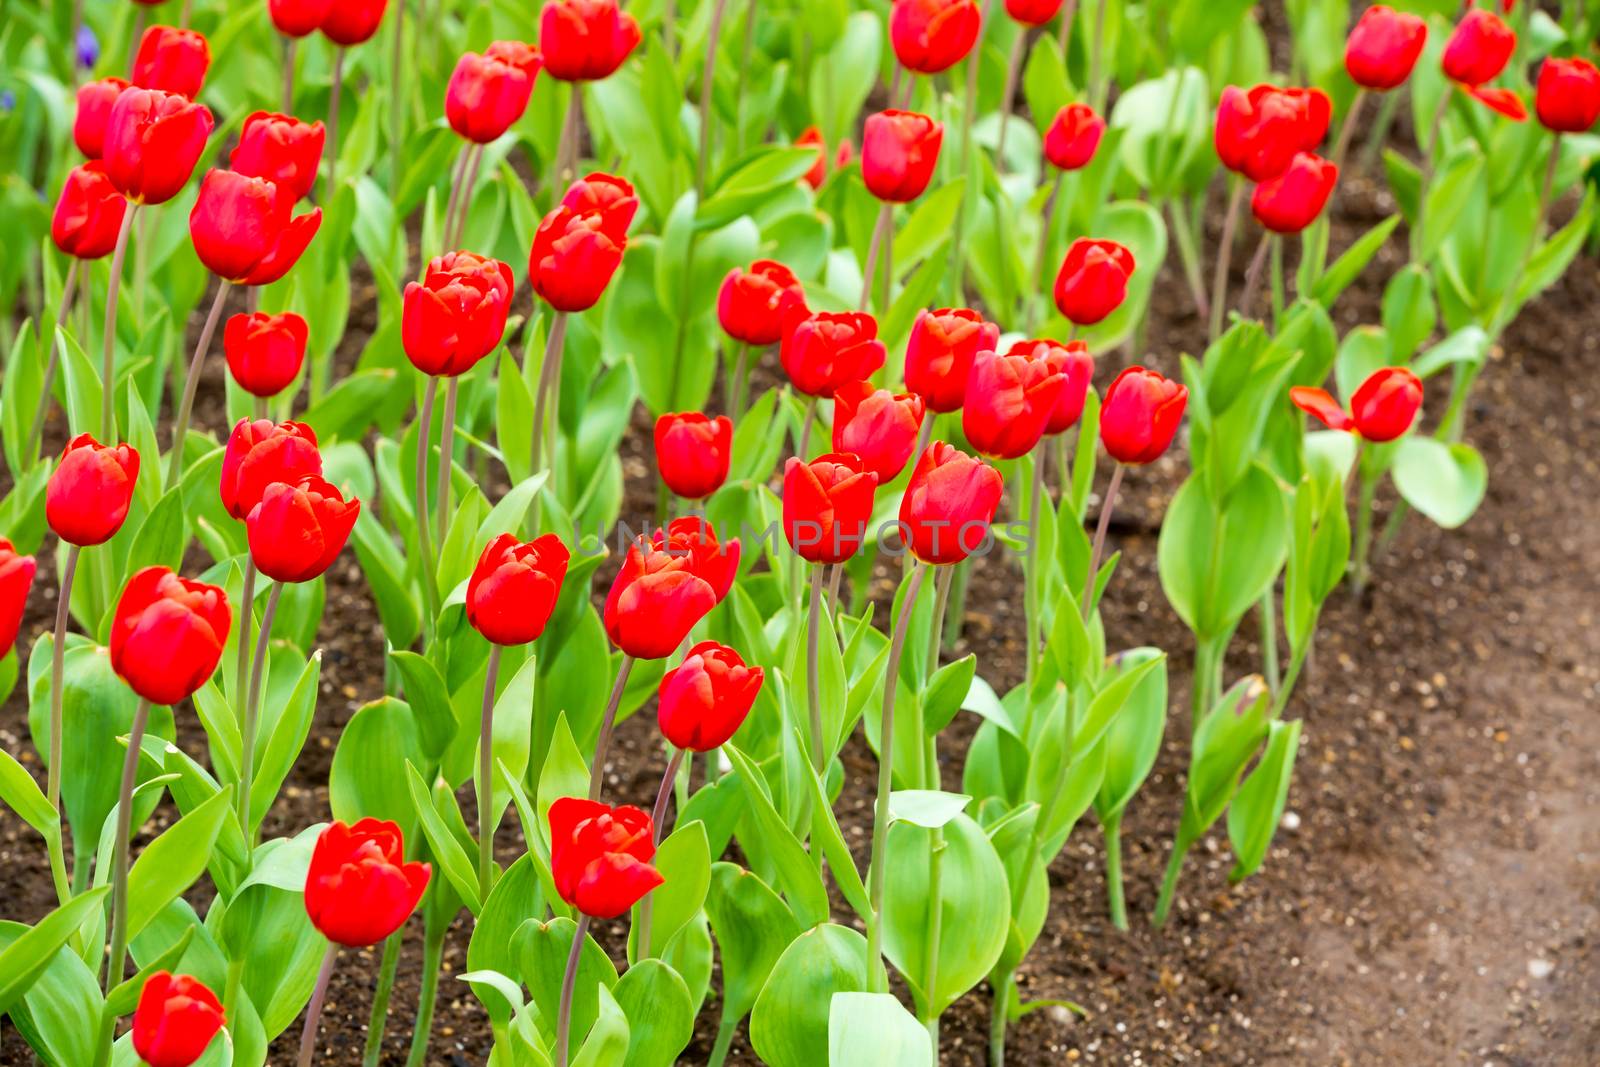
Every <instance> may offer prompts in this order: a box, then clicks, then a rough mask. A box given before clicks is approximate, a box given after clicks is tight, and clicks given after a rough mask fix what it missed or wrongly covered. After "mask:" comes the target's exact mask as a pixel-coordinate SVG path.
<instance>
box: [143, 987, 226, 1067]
mask: <svg viewBox="0 0 1600 1067" xmlns="http://www.w3.org/2000/svg"><path fill="white" fill-rule="evenodd" d="M225 1022H226V1018H225V1015H224V1012H223V1010H222V1002H221V1001H220V1000H218V999H217V995H216V994H215V993H213V992H212V991H211V990H210V989H208V988H206V985H205V983H203V982H201V981H200V980H199V979H198V978H191V977H190V976H188V975H186V974H176V975H175V974H172V973H171V972H169V971H157V972H155V973H154V974H152V975H151V976H150V977H149V978H147V979H145V983H144V988H143V989H142V990H141V991H140V992H139V1006H138V1008H137V1009H135V1011H134V1013H133V1051H134V1052H136V1053H138V1056H139V1061H140V1062H141V1063H146V1064H149V1065H150V1067H189V1065H190V1064H192V1063H194V1062H195V1061H196V1060H198V1059H199V1058H200V1057H201V1056H203V1055H205V1051H206V1048H207V1047H208V1046H209V1045H210V1044H211V1040H212V1038H214V1037H216V1036H217V1032H218V1031H220V1030H221V1029H222V1027H223V1025H224V1023H225Z"/></svg>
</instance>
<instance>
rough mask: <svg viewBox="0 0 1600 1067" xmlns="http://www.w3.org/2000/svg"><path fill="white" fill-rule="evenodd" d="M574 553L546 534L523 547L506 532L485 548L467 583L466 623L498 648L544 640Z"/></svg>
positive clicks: (554, 537)
mask: <svg viewBox="0 0 1600 1067" xmlns="http://www.w3.org/2000/svg"><path fill="white" fill-rule="evenodd" d="M571 559H572V554H571V553H570V552H568V551H567V546H566V545H564V544H562V543H561V538H559V537H557V536H556V535H555V534H544V535H542V536H540V537H536V538H534V539H533V540H532V541H529V542H528V543H527V544H521V543H519V542H518V541H517V539H516V536H515V535H513V534H508V533H504V534H501V535H500V536H499V537H496V538H495V539H494V540H493V541H490V542H489V543H488V544H487V545H485V546H484V549H483V555H481V556H479V557H478V565H477V566H476V567H474V568H473V571H472V577H471V578H470V579H468V581H467V622H469V623H471V624H472V628H473V629H474V630H477V631H478V632H479V633H480V634H482V635H483V636H484V638H485V639H486V640H489V641H492V642H493V643H495V644H497V645H525V644H528V643H529V642H530V641H536V640H538V639H539V635H540V634H542V633H544V628H545V625H546V624H547V623H549V621H550V613H551V612H553V611H554V610H555V607H556V600H557V599H558V598H559V597H560V596H561V583H562V582H563V581H565V580H566V577H567V564H568V563H569V562H570V561H571Z"/></svg>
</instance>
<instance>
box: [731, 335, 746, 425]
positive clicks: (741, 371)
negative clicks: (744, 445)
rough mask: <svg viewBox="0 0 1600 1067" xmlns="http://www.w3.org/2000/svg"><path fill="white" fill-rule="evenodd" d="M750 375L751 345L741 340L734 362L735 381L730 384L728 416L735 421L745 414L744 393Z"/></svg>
mask: <svg viewBox="0 0 1600 1067" xmlns="http://www.w3.org/2000/svg"><path fill="white" fill-rule="evenodd" d="M749 376H750V345H749V344H748V343H746V342H744V341H741V342H739V355H738V357H737V358H736V359H735V360H734V363H733V381H731V382H730V383H729V384H728V417H729V418H731V419H732V420H733V421H734V422H735V423H738V421H739V419H740V418H742V417H743V416H744V393H745V386H746V385H747V384H748V381H747V379H748V378H749Z"/></svg>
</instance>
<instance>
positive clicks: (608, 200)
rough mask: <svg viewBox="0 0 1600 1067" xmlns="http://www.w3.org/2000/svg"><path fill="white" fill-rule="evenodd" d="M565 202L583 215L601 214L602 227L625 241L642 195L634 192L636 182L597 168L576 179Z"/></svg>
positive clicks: (563, 202) (562, 201) (619, 242)
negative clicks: (632, 182)
mask: <svg viewBox="0 0 1600 1067" xmlns="http://www.w3.org/2000/svg"><path fill="white" fill-rule="evenodd" d="M561 203H562V205H563V206H565V207H568V208H571V209H572V210H573V211H575V212H577V213H578V214H580V215H586V214H589V213H590V212H596V213H598V214H599V215H600V228H601V229H603V230H605V232H606V234H607V235H608V236H610V238H611V239H612V240H613V241H616V242H617V243H618V244H621V243H623V242H624V239H625V238H626V237H627V236H628V227H629V226H632V225H633V217H634V216H635V215H637V214H638V213H639V198H638V196H636V195H635V194H634V191H633V185H632V184H631V183H629V182H628V180H627V179H626V178H619V177H617V176H616V175H615V174H606V173H605V172H603V171H595V172H594V173H593V174H590V175H588V176H587V177H583V178H579V179H578V180H577V181H575V182H573V183H572V184H571V185H570V186H568V187H567V195H566V196H563V197H562V198H561Z"/></svg>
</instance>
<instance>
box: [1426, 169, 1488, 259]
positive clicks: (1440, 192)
mask: <svg viewBox="0 0 1600 1067" xmlns="http://www.w3.org/2000/svg"><path fill="white" fill-rule="evenodd" d="M1483 174H1484V157H1483V154H1482V153H1481V152H1479V151H1478V149H1477V148H1476V146H1473V145H1471V144H1470V142H1469V143H1467V144H1466V145H1465V146H1464V147H1463V148H1461V149H1458V150H1457V151H1456V152H1455V153H1453V154H1452V155H1451V157H1450V158H1449V159H1448V160H1446V161H1445V163H1444V166H1443V167H1442V168H1441V169H1440V172H1439V174H1438V175H1437V176H1436V177H1435V178H1434V179H1433V181H1432V182H1430V183H1429V185H1428V194H1427V199H1426V201H1425V207H1424V209H1423V212H1422V242H1421V245H1420V246H1419V248H1418V254H1417V260H1418V262H1422V263H1426V262H1428V261H1429V260H1431V259H1433V257H1434V255H1435V254H1436V253H1437V252H1438V251H1439V246H1440V245H1442V244H1443V243H1444V240H1445V238H1446V237H1448V236H1450V234H1451V232H1452V231H1453V230H1454V229H1455V225H1456V220H1457V219H1459V218H1460V217H1461V212H1462V211H1463V210H1465V209H1466V207H1467V205H1468V204H1469V203H1471V202H1472V195H1471V193H1472V187H1473V186H1474V185H1476V184H1477V183H1478V182H1479V181H1480V180H1482V178H1483Z"/></svg>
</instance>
